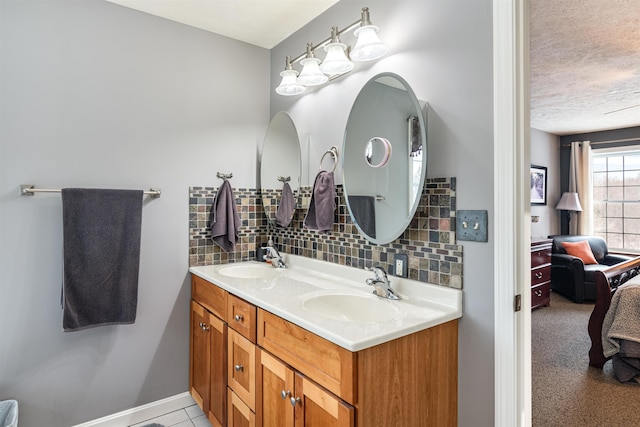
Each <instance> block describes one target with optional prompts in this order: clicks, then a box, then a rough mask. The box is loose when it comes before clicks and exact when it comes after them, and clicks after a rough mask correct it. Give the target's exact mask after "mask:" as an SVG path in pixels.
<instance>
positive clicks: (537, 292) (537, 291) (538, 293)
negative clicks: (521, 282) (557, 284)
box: [533, 289, 542, 297]
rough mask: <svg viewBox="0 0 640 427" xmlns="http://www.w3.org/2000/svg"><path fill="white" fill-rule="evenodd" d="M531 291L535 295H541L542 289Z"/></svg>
mask: <svg viewBox="0 0 640 427" xmlns="http://www.w3.org/2000/svg"><path fill="white" fill-rule="evenodd" d="M533 293H534V294H536V296H537V297H541V296H542V291H541V290H540V289H536V290H535V291H533Z"/></svg>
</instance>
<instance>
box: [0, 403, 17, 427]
mask: <svg viewBox="0 0 640 427" xmlns="http://www.w3.org/2000/svg"><path fill="white" fill-rule="evenodd" d="M0 427H18V401H17V400H2V401H0Z"/></svg>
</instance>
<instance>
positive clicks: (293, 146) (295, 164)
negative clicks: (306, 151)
mask: <svg viewBox="0 0 640 427" xmlns="http://www.w3.org/2000/svg"><path fill="white" fill-rule="evenodd" d="M300 174H301V160H300V141H299V139H298V131H297V130H296V127H295V125H294V124H293V120H292V119H291V117H290V116H289V115H288V114H287V113H285V112H284V111H280V112H278V113H276V115H275V116H273V119H271V123H269V127H268V128H267V133H266V135H265V137H264V144H263V146H262V156H261V158H260V189H261V193H262V206H263V207H264V212H265V215H266V216H267V220H268V221H269V224H270V225H272V226H280V227H287V226H289V224H290V222H291V219H292V218H293V215H294V214H295V209H296V204H297V200H298V194H299V190H300Z"/></svg>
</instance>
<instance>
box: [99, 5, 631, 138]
mask: <svg viewBox="0 0 640 427" xmlns="http://www.w3.org/2000/svg"><path fill="white" fill-rule="evenodd" d="M107 1H110V2H112V3H118V4H120V5H123V6H126V7H130V8H133V9H137V10H140V11H143V12H147V13H150V14H152V15H156V16H160V17H163V18H166V19H170V20H173V21H177V22H180V23H183V24H187V25H190V26H193V27H197V28H201V29H204V30H207V31H211V32H213V33H217V34H221V35H224V36H227V37H231V38H234V39H237V40H241V41H244V42H247V43H250V44H254V45H257V46H261V47H264V48H266V49H271V48H272V47H274V46H275V45H277V44H278V43H279V42H281V41H282V40H284V39H285V38H287V37H288V36H290V35H291V34H293V33H294V32H295V31H297V30H298V29H300V28H302V27H303V26H304V25H306V24H307V23H308V22H310V21H311V20H313V19H314V18H315V17H316V16H318V15H320V14H321V13H322V12H324V11H325V10H326V9H328V8H329V7H331V6H332V5H333V4H335V3H337V2H338V0H107ZM530 2H531V31H530V37H531V45H530V48H531V58H530V61H531V126H532V127H534V128H536V129H540V130H542V131H545V132H549V133H553V134H556V135H567V134H575V133H584V132H591V131H598V130H607V129H617V128H624V127H631V126H640V2H639V0H530Z"/></svg>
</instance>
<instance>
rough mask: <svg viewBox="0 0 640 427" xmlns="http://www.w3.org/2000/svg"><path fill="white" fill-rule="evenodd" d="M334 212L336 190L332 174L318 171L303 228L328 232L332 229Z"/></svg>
mask: <svg viewBox="0 0 640 427" xmlns="http://www.w3.org/2000/svg"><path fill="white" fill-rule="evenodd" d="M335 210H336V189H335V185H334V184H333V172H328V171H324V170H322V171H320V172H318V175H316V180H315V182H314V183H313V193H311V202H310V203H309V210H308V211H307V215H306V217H305V218H304V226H305V227H307V228H309V229H311V230H318V231H330V230H331V229H332V228H333V220H334V212H335Z"/></svg>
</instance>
